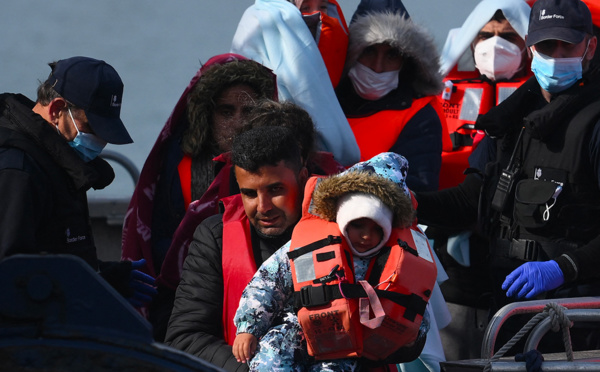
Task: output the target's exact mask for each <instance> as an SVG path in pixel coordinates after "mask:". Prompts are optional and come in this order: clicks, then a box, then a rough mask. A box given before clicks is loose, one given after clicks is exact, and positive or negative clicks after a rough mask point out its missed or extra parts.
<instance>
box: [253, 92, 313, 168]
mask: <svg viewBox="0 0 600 372" xmlns="http://www.w3.org/2000/svg"><path fill="white" fill-rule="evenodd" d="M265 126H281V127H285V128H289V129H290V130H291V131H292V132H293V134H294V138H296V140H297V142H298V146H299V147H300V155H301V156H302V160H303V161H304V162H306V161H307V159H308V158H309V157H310V155H311V154H312V153H313V151H314V148H315V137H316V132H315V126H314V123H313V121H312V119H311V117H310V115H309V114H308V112H306V110H304V109H303V108H301V107H300V106H298V105H296V104H294V103H292V102H290V101H285V102H275V101H273V100H270V99H264V100H261V101H259V102H257V104H256V105H255V106H254V107H253V108H252V111H251V112H250V114H249V115H248V121H247V123H246V124H245V126H244V127H243V128H242V130H244V131H245V130H248V129H251V128H259V127H265Z"/></svg>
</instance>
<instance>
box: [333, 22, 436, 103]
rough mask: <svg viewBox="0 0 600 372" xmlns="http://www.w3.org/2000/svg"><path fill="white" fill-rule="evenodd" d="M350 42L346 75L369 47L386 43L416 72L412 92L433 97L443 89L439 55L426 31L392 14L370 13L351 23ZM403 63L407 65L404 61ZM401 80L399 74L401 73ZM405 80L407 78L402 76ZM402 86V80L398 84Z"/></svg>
mask: <svg viewBox="0 0 600 372" xmlns="http://www.w3.org/2000/svg"><path fill="white" fill-rule="evenodd" d="M349 32H350V41H349V45H348V56H347V58H346V65H345V73H346V74H347V73H348V71H349V70H350V69H351V68H352V67H353V66H354V65H355V64H356V61H357V60H358V57H359V56H360V54H361V53H362V52H363V50H365V48H367V47H368V46H371V45H375V44H382V43H386V44H389V45H391V46H392V47H394V48H396V49H398V50H399V51H400V53H401V54H402V56H403V57H404V58H405V59H407V58H408V59H409V60H411V62H410V63H412V66H413V68H414V69H415V70H416V73H414V74H412V75H411V76H413V80H412V82H411V86H412V89H413V91H414V93H415V95H417V96H430V95H436V94H438V93H440V92H441V90H442V76H441V75H440V72H439V70H440V61H439V60H440V56H439V53H438V51H437V47H436V46H435V44H434V42H433V37H432V36H431V35H430V34H429V33H428V32H427V31H426V30H425V28H423V27H421V26H419V25H417V24H416V23H414V22H413V21H412V20H410V19H409V18H405V17H403V16H402V15H401V14H400V13H394V12H389V11H386V12H370V13H367V14H365V15H362V16H360V17H357V18H356V20H355V21H354V22H353V23H352V24H350V31H349ZM405 63H406V62H405ZM400 76H401V79H402V77H403V76H402V72H401V73H400ZM404 77H405V78H406V75H405V76H404ZM401 83H402V81H401Z"/></svg>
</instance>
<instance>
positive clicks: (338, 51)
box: [307, 0, 348, 88]
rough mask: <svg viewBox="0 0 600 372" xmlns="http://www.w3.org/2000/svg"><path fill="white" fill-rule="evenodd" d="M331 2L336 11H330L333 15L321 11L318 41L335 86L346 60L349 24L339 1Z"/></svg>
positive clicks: (332, 0) (333, 0)
mask: <svg viewBox="0 0 600 372" xmlns="http://www.w3.org/2000/svg"><path fill="white" fill-rule="evenodd" d="M329 3H330V4H332V5H333V7H334V8H335V10H336V11H335V12H333V11H330V13H331V15H329V14H323V13H321V24H320V28H319V29H318V30H317V35H316V42H317V46H318V47H319V52H321V57H322V58H323V62H325V67H326V68H327V72H328V73H329V78H330V79H331V84H332V85H333V87H334V88H335V87H336V86H337V85H338V83H339V82H340V78H341V77H342V71H343V70H344V62H345V61H346V51H347V50H348V26H347V25H346V19H345V18H344V14H343V13H342V9H341V8H340V6H339V5H338V3H337V1H336V0H329ZM329 8H331V7H329ZM307 14H311V13H307Z"/></svg>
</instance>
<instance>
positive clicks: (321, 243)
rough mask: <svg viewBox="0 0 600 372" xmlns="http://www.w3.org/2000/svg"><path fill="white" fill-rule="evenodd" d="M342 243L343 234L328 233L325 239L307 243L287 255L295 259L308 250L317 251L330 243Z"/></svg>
mask: <svg viewBox="0 0 600 372" xmlns="http://www.w3.org/2000/svg"><path fill="white" fill-rule="evenodd" d="M341 243H342V237H341V236H334V235H328V236H327V237H326V238H324V239H321V240H317V241H316V242H313V243H310V244H308V245H305V246H304V247H300V248H297V249H294V250H293V251H290V252H288V254H287V255H288V257H289V258H290V260H294V259H296V258H298V257H300V256H302V255H304V254H306V253H308V252H312V251H316V250H317V249H319V248H323V247H327V246H328V245H333V244H341Z"/></svg>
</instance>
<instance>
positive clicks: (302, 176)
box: [298, 167, 309, 187]
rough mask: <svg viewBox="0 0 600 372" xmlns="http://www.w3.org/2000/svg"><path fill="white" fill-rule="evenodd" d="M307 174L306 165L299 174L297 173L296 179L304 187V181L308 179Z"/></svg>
mask: <svg viewBox="0 0 600 372" xmlns="http://www.w3.org/2000/svg"><path fill="white" fill-rule="evenodd" d="M308 176H309V174H308V169H307V168H306V167H302V169H301V170H300V174H299V175H298V181H299V183H300V185H301V186H302V187H304V185H305V184H306V181H308Z"/></svg>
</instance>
